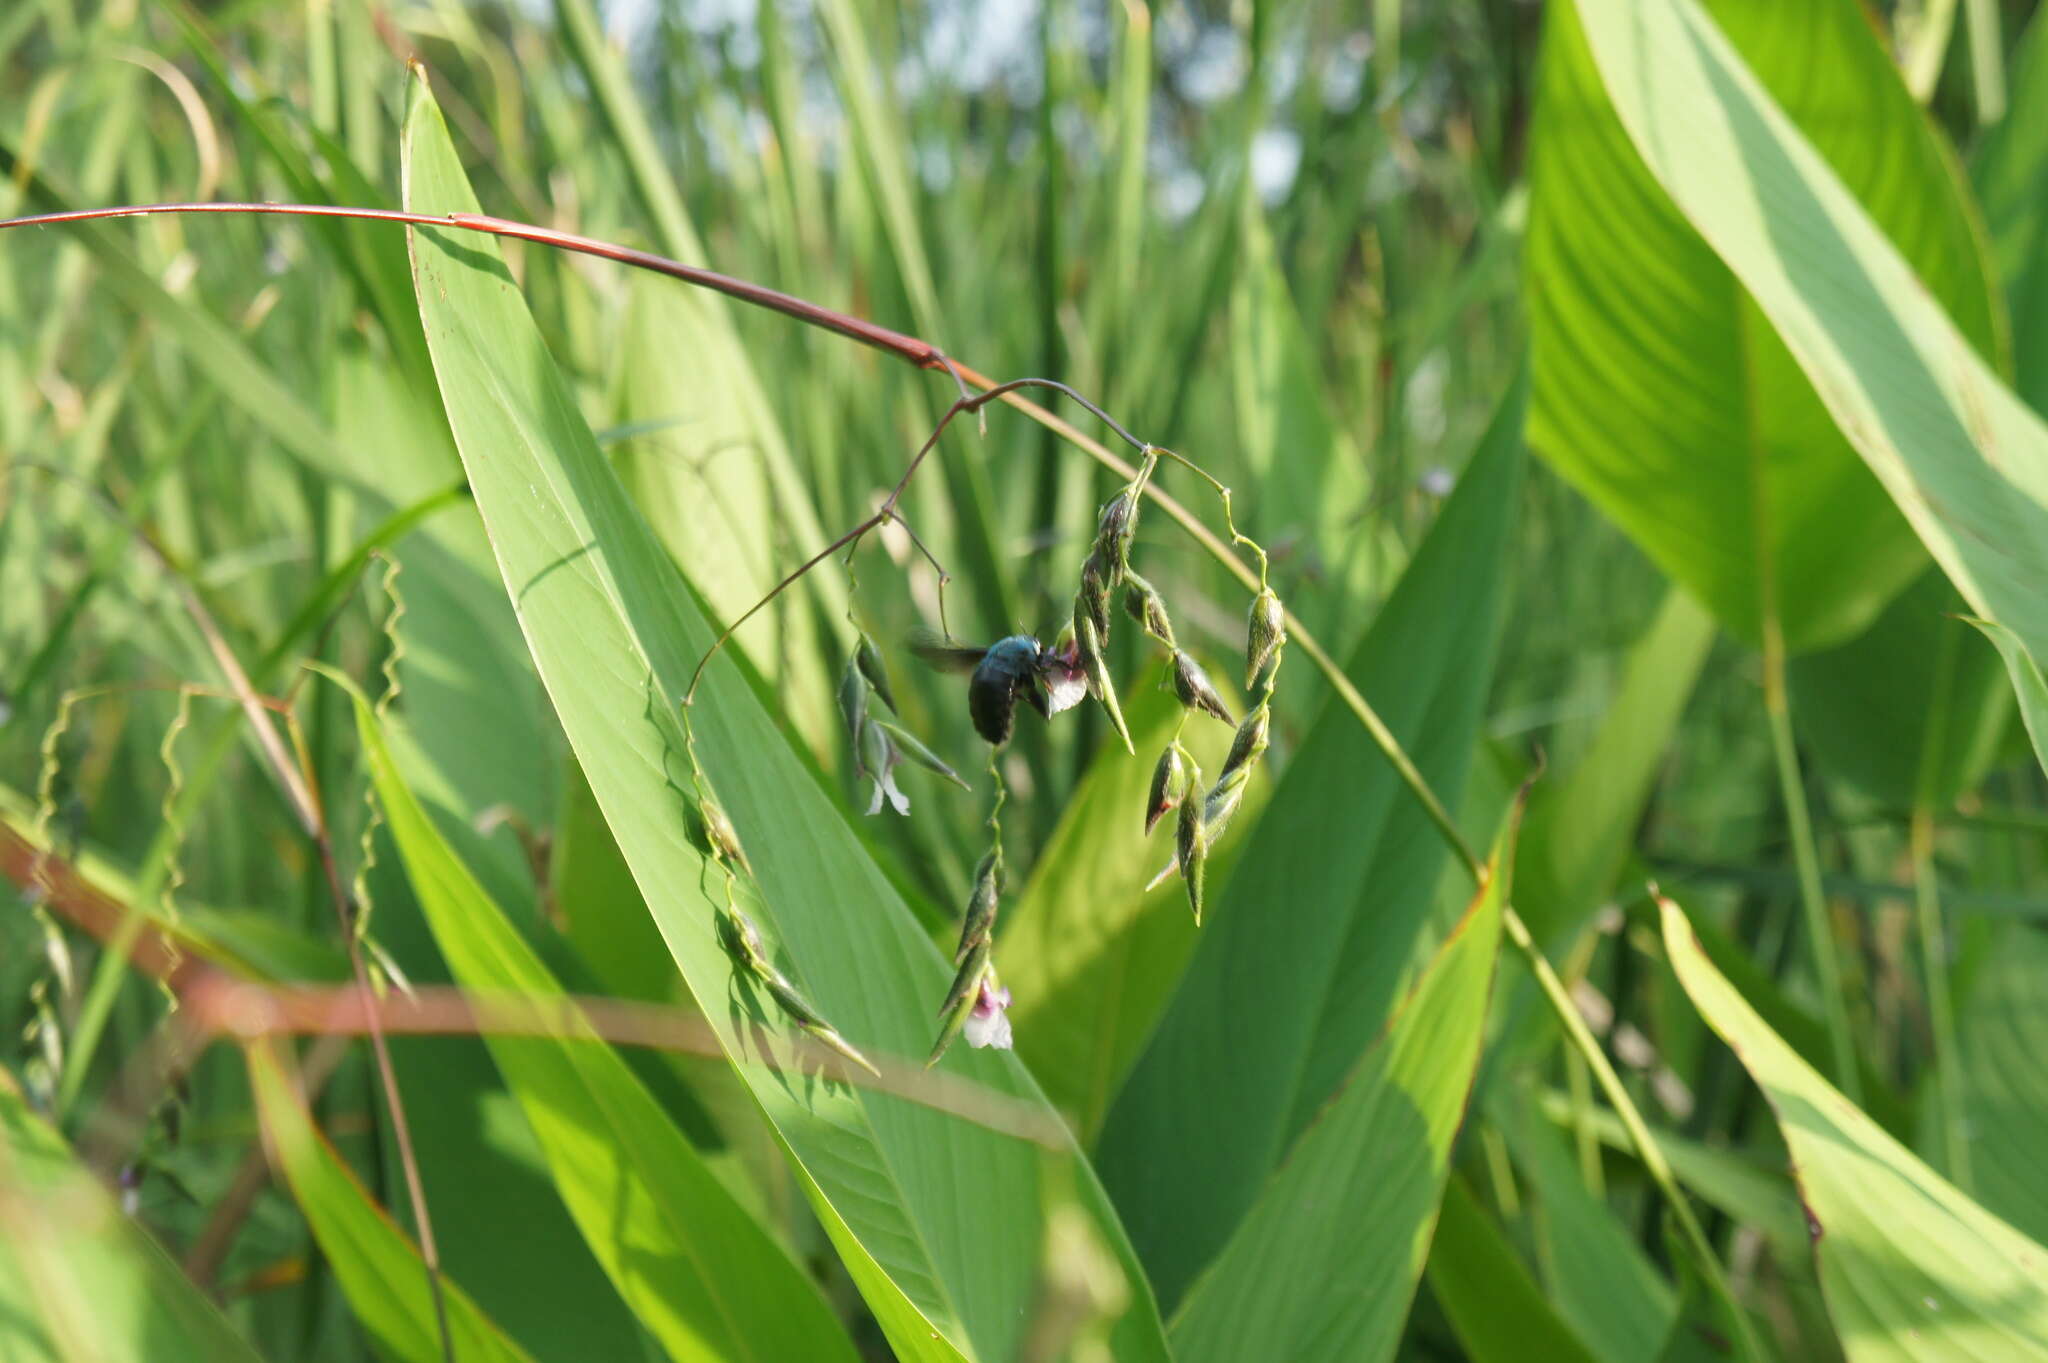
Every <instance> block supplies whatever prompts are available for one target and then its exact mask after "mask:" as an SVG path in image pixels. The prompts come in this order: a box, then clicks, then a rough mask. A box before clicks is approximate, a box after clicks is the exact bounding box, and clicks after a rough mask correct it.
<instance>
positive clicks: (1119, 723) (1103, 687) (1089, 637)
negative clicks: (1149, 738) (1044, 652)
mask: <svg viewBox="0 0 2048 1363" xmlns="http://www.w3.org/2000/svg"><path fill="white" fill-rule="evenodd" d="M1074 643H1075V644H1076V645H1077V646H1078V647H1079V648H1080V650H1081V670H1082V671H1084V672H1086V673H1087V674H1088V692H1089V694H1090V695H1092V696H1094V697H1095V699H1097V700H1099V701H1101V702H1102V708H1103V709H1105V710H1107V711H1109V722H1110V723H1111V724H1114V725H1115V726H1116V732H1117V737H1119V738H1121V739H1123V741H1124V751H1125V752H1136V751H1137V748H1136V747H1135V746H1134V745H1133V744H1132V742H1131V730H1130V726H1129V725H1127V724H1125V723H1124V712H1123V707H1121V706H1119V705H1118V704H1117V703H1116V683H1115V682H1114V681H1112V680H1111V679H1110V675H1109V665H1108V664H1107V663H1105V662H1103V660H1102V644H1101V642H1100V639H1099V637H1098V636H1097V635H1096V633H1095V625H1094V622H1093V621H1091V620H1089V619H1088V617H1087V616H1085V615H1076V616H1075V617H1074Z"/></svg>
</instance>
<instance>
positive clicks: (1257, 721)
mask: <svg viewBox="0 0 2048 1363" xmlns="http://www.w3.org/2000/svg"><path fill="white" fill-rule="evenodd" d="M1272 728H1273V711H1272V707H1271V706H1269V705H1267V704H1266V702H1264V701H1260V702H1259V703H1258V705H1256V706H1255V707H1253V709H1252V712H1251V713H1250V714H1248V715H1246V716H1245V717H1244V723H1242V724H1240V725H1238V726H1237V737H1236V738H1234V739H1232V740H1231V741H1230V755H1229V756H1228V757H1226V758H1224V759H1223V775H1224V776H1225V777H1226V778H1227V777H1229V776H1230V775H1231V774H1232V773H1234V772H1238V771H1242V770H1244V769H1246V768H1248V767H1250V766H1251V765H1252V763H1254V762H1256V761H1258V760H1259V757H1260V755H1261V754H1263V753H1264V752H1265V751H1266V740H1267V737H1268V736H1269V735H1270V734H1271V732H1272Z"/></svg>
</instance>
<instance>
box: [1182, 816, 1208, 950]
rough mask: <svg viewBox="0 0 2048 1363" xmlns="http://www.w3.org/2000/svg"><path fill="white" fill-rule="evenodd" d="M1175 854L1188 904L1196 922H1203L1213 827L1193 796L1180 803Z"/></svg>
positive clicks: (1196, 923) (1197, 924)
mask: <svg viewBox="0 0 2048 1363" xmlns="http://www.w3.org/2000/svg"><path fill="white" fill-rule="evenodd" d="M1173 854H1174V860H1175V862H1176V864H1178V865H1179V867H1180V878H1181V880H1182V881H1184V882H1185V883H1186V885H1187V889H1188V907H1189V908H1190V909H1192V910H1193V911H1194V915H1195V925H1196V926H1197V927H1199V926H1201V922H1202V872H1203V870H1204V869H1205V868H1206V866H1207V865H1208V861H1209V830H1208V826H1207V821H1206V820H1205V819H1203V817H1202V807H1201V805H1199V804H1197V803H1196V802H1195V801H1193V800H1185V801H1183V802H1182V803H1181V807H1180V821H1179V822H1178V823H1177V824H1175V825H1174V838H1173Z"/></svg>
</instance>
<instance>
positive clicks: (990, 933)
mask: <svg viewBox="0 0 2048 1363" xmlns="http://www.w3.org/2000/svg"><path fill="white" fill-rule="evenodd" d="M1002 897H1003V845H1002V843H1001V841H1000V840H999V841H998V842H997V843H996V845H995V846H994V847H991V848H990V849H989V850H988V852H987V853H986V854H985V855H983V857H982V859H981V862H980V864H979V865H977V866H976V867H975V868H974V888H973V889H972V890H971V891H969V892H968V896H967V912H966V914H965V916H964V917H963V918H962V920H961V923H960V944H959V945H958V946H957V947H955V948H954V949H953V965H954V967H955V973H954V976H953V987H952V988H951V989H949V990H947V991H946V1001H945V1002H944V1003H942V1004H940V1005H939V1016H940V1017H941V1018H943V1019H944V1020H945V1021H944V1023H943V1025H942V1026H941V1027H940V1028H939V1039H938V1041H937V1043H936V1044H934V1045H933V1046H932V1054H931V1058H930V1059H929V1060H927V1061H925V1065H926V1067H927V1068H929V1067H931V1066H933V1065H936V1064H937V1063H938V1062H939V1057H940V1056H942V1055H944V1054H945V1053H946V1050H947V1048H948V1047H950V1046H951V1045H952V1044H953V1040H954V1038H955V1037H958V1036H959V1035H960V1034H961V1033H962V1032H963V1031H964V1032H965V1033H966V1034H967V1044H968V1045H970V1046H976V1047H980V1046H994V1047H996V1048H997V1049H999V1050H1008V1049H1010V1019H1009V1016H1008V1013H1007V1011H1006V1010H1007V1009H1008V1008H1009V1006H1010V991H1009V990H1007V989H1005V988H1003V986H1002V984H1001V982H1000V981H999V980H998V979H997V978H996V964H995V928H996V906H997V905H998V904H1000V903H1001V902H1002Z"/></svg>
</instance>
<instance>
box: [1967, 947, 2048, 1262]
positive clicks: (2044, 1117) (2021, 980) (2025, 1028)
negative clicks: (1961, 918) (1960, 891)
mask: <svg viewBox="0 0 2048 1363" xmlns="http://www.w3.org/2000/svg"><path fill="white" fill-rule="evenodd" d="M1993 940H1994V943H1995V946H1994V949H1992V950H1990V951H1988V952H1987V953H1986V956H1985V960H1984V962H1983V964H1982V965H1980V966H1979V967H1978V968H1977V972H1976V975H1975V978H1974V979H1973V980H1972V981H1971V983H1970V987H1969V990H1968V992H1967V994H1966V995H1965V998H1964V1001H1963V1003H1962V1006H1961V1008H1960V1009H1959V1015H1958V1017H1957V1018H1956V1029H1957V1033H1958V1037H1959V1040H1960V1042H1961V1049H1962V1090H1963V1109H1964V1112H1965V1114H1966V1116H1967V1120H1968V1123H1969V1131H1970V1182H1971V1189H1972V1191H1974V1192H1975V1193H1976V1195H1977V1196H1978V1197H1979V1198H1980V1199H1981V1200H1982V1201H1983V1203H1984V1205H1985V1206H1987V1207H1991V1208H1993V1209H1995V1210H1996V1211H1997V1212H1998V1214H1999V1215H2000V1216H2002V1217H2004V1218H2006V1219H2007V1220H2008V1221H2010V1222H2012V1224H2013V1225H2014V1226H2016V1227H2018V1228H2019V1229H2020V1230H2021V1231H2023V1232H2025V1233H2026V1234H2027V1235H2030V1236H2032V1237H2033V1238H2034V1240H2035V1241H2036V1242H2037V1243H2042V1244H2048V1165H2044V1164H2043V1162H2042V1159H2041V1152H2042V1147H2041V1141H2042V1133H2043V1132H2044V1131H2048V1068H2044V1067H2043V1065H2042V1063H2041V1058H2042V1057H2043V1056H2044V1055H2048V934H2043V933H2042V932H2041V931H2040V929H2038V928H2036V927H2034V926H2032V925H2030V924H2024V923H2013V924H2009V925H2008V924H2001V925H2000V926H1999V935H1998V936H1997V937H1995V938H1994V939H1993Z"/></svg>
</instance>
